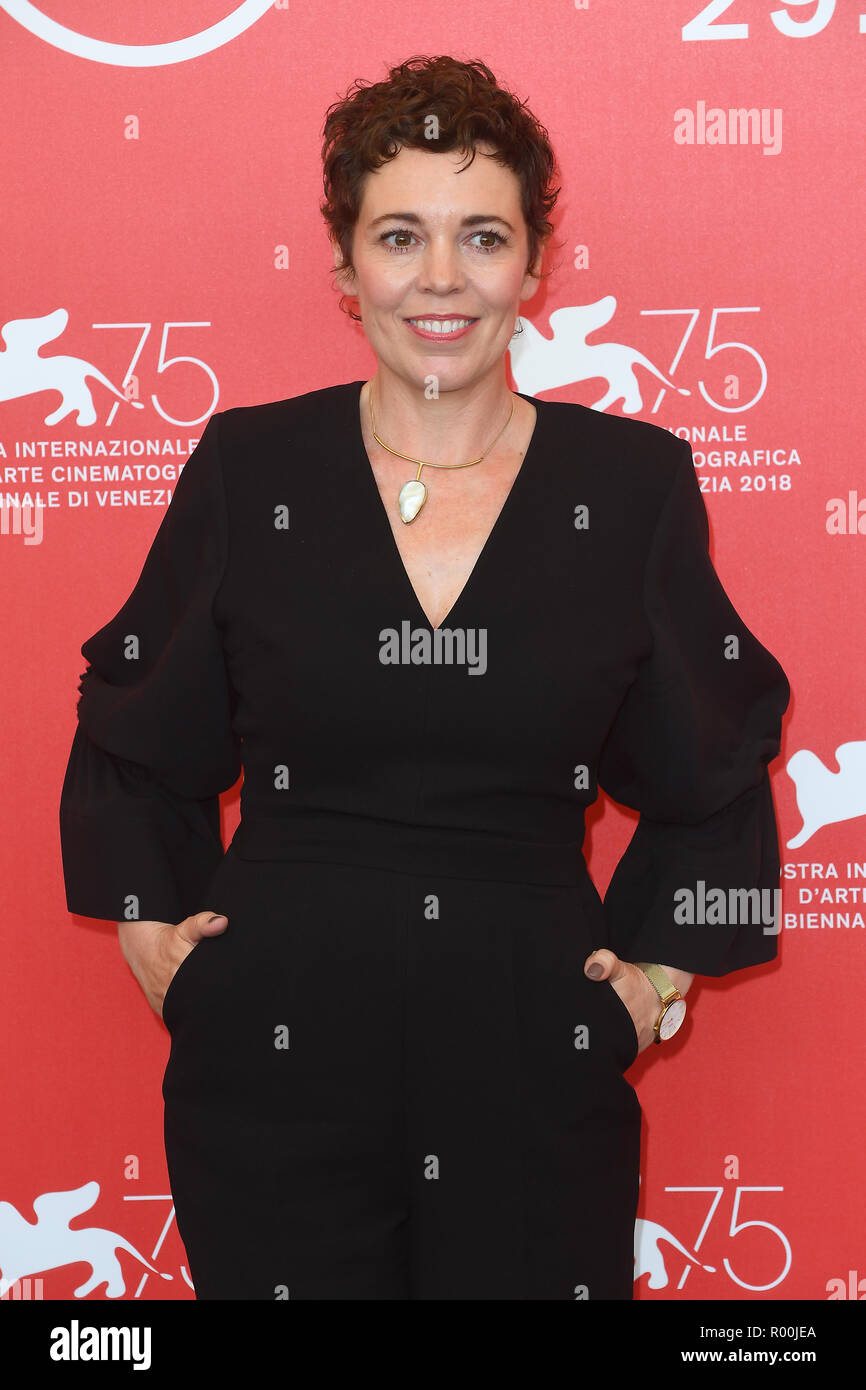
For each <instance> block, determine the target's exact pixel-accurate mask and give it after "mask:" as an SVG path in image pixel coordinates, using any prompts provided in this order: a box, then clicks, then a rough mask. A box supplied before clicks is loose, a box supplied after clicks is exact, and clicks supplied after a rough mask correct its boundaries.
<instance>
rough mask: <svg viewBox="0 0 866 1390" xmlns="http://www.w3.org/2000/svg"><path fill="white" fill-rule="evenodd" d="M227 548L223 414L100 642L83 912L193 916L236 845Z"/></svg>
mask: <svg viewBox="0 0 866 1390" xmlns="http://www.w3.org/2000/svg"><path fill="white" fill-rule="evenodd" d="M227 557H228V522H227V515H226V502H225V491H224V486H223V478H222V469H221V461H220V452H219V416H218V415H214V416H212V417H211V418H210V420H209V421H208V423H207V425H206V427H205V430H204V432H203V434H202V436H201V439H200V440H199V442H198V444H197V446H196V448H195V449H194V450H193V452H192V454H191V455H190V456H189V459H188V460H187V462H186V464H185V466H184V468H183V469H182V470H181V473H180V476H179V478H178V479H177V482H176V484H175V489H174V493H173V496H172V498H171V501H170V503H169V506H168V509H167V511H166V513H165V515H164V517H163V519H162V522H161V524H160V526H159V529H158V531H157V533H156V536H155V537H154V539H153V542H152V544H151V546H150V550H149V552H148V554H147V557H146V559H145V562H144V566H143V568H142V571H141V574H140V576H139V578H138V581H137V583H136V584H135V587H134V588H133V590H132V593H131V594H130V596H129V598H128V599H127V600H126V602H125V603H124V604H123V606H122V608H121V609H120V610H119V612H118V613H117V614H116V615H115V617H114V618H112V619H111V620H110V622H108V623H106V625H105V626H104V627H102V628H100V629H99V631H98V632H96V633H94V635H93V636H92V637H90V638H88V639H87V641H86V642H85V643H84V644H83V646H82V648H81V654H82V656H83V657H84V658H85V661H86V662H87V669H86V670H85V671H84V672H83V674H82V676H81V678H80V684H79V691H80V695H79V699H78V704H77V721H78V722H77V727H76V729H75V733H74V737H73V740H72V747H71V751H70V755H69V760H68V763H67V768H66V774H65V777H64V781H63V787H62V791H61V799H60V840H61V852H62V860H63V874H64V880H65V886H66V902H67V907H68V909H69V911H70V912H74V913H78V914H80V915H82V916H85V917H99V918H105V919H108V920H116V921H120V920H124V919H135V918H138V919H141V920H151V919H152V920H156V921H170V922H175V923H177V922H180V921H182V920H183V918H184V917H187V916H189V915H191V914H192V913H195V912H200V911H201V910H202V909H203V908H205V907H207V906H208V904H207V903H205V902H204V901H203V900H202V894H203V892H204V890H205V888H206V886H207V883H208V881H209V879H210V877H211V876H212V874H213V872H214V870H215V868H216V867H217V865H218V864H219V862H220V859H221V858H222V854H223V845H222V841H221V838H220V829H219V794H220V792H222V791H226V790H227V789H228V788H229V787H231V786H233V785H234V783H235V782H236V781H237V779H238V777H239V775H240V771H241V749H240V739H239V737H238V736H237V735H236V734H235V732H234V730H233V728H232V715H233V712H234V704H235V698H234V692H233V690H232V687H231V684H230V681H229V678H228V673H227V670H226V663H225V656H224V651H223V645H222V640H221V632H220V628H219V625H218V623H217V620H216V618H215V615H214V604H215V599H216V596H217V592H218V590H219V586H220V583H221V580H222V578H223V575H224V572H225V567H226V564H227Z"/></svg>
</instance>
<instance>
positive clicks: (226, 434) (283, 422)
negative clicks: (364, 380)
mask: <svg viewBox="0 0 866 1390" xmlns="http://www.w3.org/2000/svg"><path fill="white" fill-rule="evenodd" d="M360 386H361V383H360V382H352V381H344V382H339V383H337V384H336V385H334V386H323V387H319V388H318V389H317V390H315V391H304V392H302V393H301V394H299V395H297V396H286V397H284V398H283V399H281V400H276V401H263V402H261V403H260V404H257V405H235V406H231V407H229V408H228V409H227V410H220V411H217V412H216V415H217V417H218V425H219V433H220V440H221V442H222V443H226V444H232V443H245V444H248V443H252V442H258V441H261V440H264V439H267V438H268V437H269V436H272V437H276V438H278V439H279V440H281V441H282V442H283V443H285V440H286V437H287V436H286V431H287V430H292V431H303V430H305V429H316V428H320V427H321V425H322V423H323V421H328V422H330V423H334V422H335V421H337V420H338V419H340V418H341V414H342V412H344V411H345V409H346V407H347V405H348V402H349V393H350V392H351V391H352V390H355V391H356V392H357V391H359V390H360Z"/></svg>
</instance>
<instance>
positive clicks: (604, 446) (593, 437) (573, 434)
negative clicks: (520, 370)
mask: <svg viewBox="0 0 866 1390" xmlns="http://www.w3.org/2000/svg"><path fill="white" fill-rule="evenodd" d="M540 404H541V409H542V410H543V411H544V412H545V413H546V416H547V421H548V429H549V433H548V436H547V437H548V439H549V441H550V442H551V444H552V445H553V447H554V448H555V450H556V453H557V456H558V458H559V459H560V460H561V463H562V466H563V468H564V470H565V471H566V472H568V471H569V469H570V468H572V467H574V468H577V469H579V470H580V471H581V472H583V471H584V470H589V471H590V472H591V473H592V476H593V478H594V479H595V480H596V481H601V482H603V483H607V484H609V485H610V486H611V488H613V489H615V490H618V491H619V490H626V491H627V492H628V493H635V492H637V493H640V494H642V495H644V496H646V495H647V494H648V493H650V494H656V495H657V496H663V495H664V494H666V493H667V491H668V489H669V488H670V487H671V485H672V483H673V481H674V478H675V476H676V475H677V473H678V470H679V469H680V468H682V467H683V466H684V464H685V461H686V459H687V458H688V457H689V452H690V451H689V446H688V444H687V442H686V441H685V440H684V439H682V438H680V436H679V435H676V434H674V433H673V432H672V431H671V430H669V429H665V428H664V427H663V426H662V425H657V424H654V423H653V421H651V420H644V419H641V418H640V417H638V416H627V415H608V414H606V413H605V412H604V411H602V410H594V409H592V407H591V406H585V405H580V404H578V403H577V402H573V401H544V400H542V401H541V403H540ZM689 464H690V466H691V459H690V458H689Z"/></svg>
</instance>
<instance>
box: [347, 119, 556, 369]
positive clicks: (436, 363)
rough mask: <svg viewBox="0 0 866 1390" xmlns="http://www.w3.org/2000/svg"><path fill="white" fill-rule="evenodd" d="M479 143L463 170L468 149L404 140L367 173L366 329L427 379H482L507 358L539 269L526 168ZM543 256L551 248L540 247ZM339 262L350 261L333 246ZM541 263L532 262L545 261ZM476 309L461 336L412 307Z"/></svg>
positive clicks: (358, 236)
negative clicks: (520, 173) (423, 322)
mask: <svg viewBox="0 0 866 1390" xmlns="http://www.w3.org/2000/svg"><path fill="white" fill-rule="evenodd" d="M489 153H490V151H489V147H488V146H484V145H479V146H478V147H477V150H476V155H475V159H474V160H473V162H472V163H471V164H470V165H467V166H466V167H465V168H464V169H463V170H462V171H461V172H458V170H459V169H460V166H461V164H465V161H466V155H465V154H464V153H461V152H460V151H457V150H455V151H452V152H450V153H442V154H437V153H435V152H434V151H428V150H416V149H409V148H405V147H404V148H402V149H401V150H400V151H399V153H398V154H397V155H395V156H394V158H393V159H391V160H390V161H389V162H388V163H386V164H383V165H382V167H381V168H380V169H377V170H376V171H375V172H374V173H371V174H368V175H367V178H366V181H365V186H364V193H363V198H362V202H361V208H360V213H359V217H358V222H357V224H356V227H355V232H354V241H353V248H352V250H353V260H354V264H355V275H354V277H352V276H351V275H350V276H348V278H347V279H346V280H345V289H346V291H347V293H350V294H356V295H357V296H358V301H359V312H360V314H361V317H362V320H363V325H364V331H365V332H366V335H367V338H368V340H369V342H370V346H371V347H372V349H373V351H374V352H375V354H376V356H377V358H378V359H379V361H380V362H381V363H384V364H386V365H387V366H388V367H390V368H391V370H392V371H394V372H395V373H396V374H397V375H398V376H403V377H407V376H408V378H409V379H410V380H413V381H415V382H416V383H417V384H419V385H421V384H423V382H424V378H425V377H427V376H429V375H431V374H432V375H435V376H436V377H437V378H438V381H439V384H440V386H441V387H442V388H444V389H446V390H449V389H450V390H454V389H458V388H459V387H461V386H466V385H469V384H471V383H472V382H473V381H475V380H477V379H478V378H480V377H482V376H484V375H485V374H486V373H487V372H489V371H490V370H491V369H493V368H494V367H495V366H496V365H497V364H498V363H499V362H500V361H501V359H502V358H503V356H504V354H505V352H506V350H507V348H508V345H509V343H510V341H511V336H512V334H513V332H514V327H515V320H516V318H517V315H518V313H519V306H520V303H521V301H523V300H525V299H529V298H530V297H531V296H532V295H533V294H534V293H535V290H536V289H537V287H538V281H537V279H535V278H534V277H533V276H532V275H531V274H529V273H527V271H526V263H527V258H528V254H529V239H528V232H527V228H526V223H525V221H524V218H523V213H522V209H521V206H520V184H519V182H518V179H517V176H516V174H514V173H513V172H512V170H511V169H507V168H505V167H504V166H503V165H501V164H499V163H497V162H496V161H495V160H494V159H492V158H490V157H489ZM539 260H540V258H539ZM334 263H335V264H336V265H339V264H340V255H339V248H337V247H336V246H335V247H334ZM538 268H539V267H538V266H535V267H533V269H535V270H537V269H538ZM425 317H427V318H428V319H429V318H439V319H446V320H447V319H473V320H475V322H474V323H473V324H472V326H471V327H470V328H468V329H467V330H464V331H462V332H460V334H459V336H451V335H446V334H442V335H441V336H438V337H436V338H433V337H431V336H429V334H428V335H427V336H425V335H424V334H423V330H422V332H417V331H415V329H413V327H412V325H411V324H410V323H409V322H408V320H409V319H410V318H414V319H418V318H425Z"/></svg>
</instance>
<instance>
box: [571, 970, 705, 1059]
mask: <svg viewBox="0 0 866 1390" xmlns="http://www.w3.org/2000/svg"><path fill="white" fill-rule="evenodd" d="M583 969H584V974H585V975H586V976H587V977H588V978H589V979H590V980H609V981H610V983H611V985H612V986H613V988H614V989H615V990H616V992H617V994H618V995H619V997H620V999H621V1000H622V1002H623V1003H624V1004H625V1006H626V1008H627V1009H628V1011H629V1013H630V1014H631V1017H632V1022H633V1023H634V1026H635V1032H636V1033H637V1038H638V1054H640V1053H641V1052H643V1050H644V1048H645V1047H649V1045H650V1043H651V1042H653V1041H654V1040H655V1022H656V1019H657V1018H658V1016H659V1014H660V1013H661V1007H662V1006H661V1000H660V999H659V997H658V995H657V994H656V991H655V986H654V985H653V984H652V981H651V980H650V979H649V978H648V977H647V976H646V975H645V974H644V972H643V971H642V970H638V968H637V966H636V965H633V964H632V963H631V961H627V960H620V958H619V956H617V955H614V953H613V951H608V950H607V949H606V948H605V949H602V950H600V951H593V952H592V954H591V955H589V956H587V958H586V961H585V963H584V967H583ZM662 970H664V971H665V973H666V974H667V975H669V976H670V978H671V981H672V982H673V984H675V985H676V987H677V989H678V990H679V992H680V994H682V995H685V993H686V990H687V989H688V987H689V985H690V984H691V982H692V980H693V979H694V975H693V974H690V973H689V972H688V971H686V970H677V969H675V968H674V967H673V966H669V965H662Z"/></svg>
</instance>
